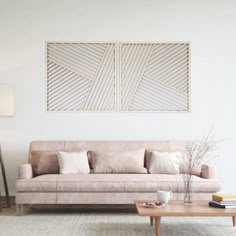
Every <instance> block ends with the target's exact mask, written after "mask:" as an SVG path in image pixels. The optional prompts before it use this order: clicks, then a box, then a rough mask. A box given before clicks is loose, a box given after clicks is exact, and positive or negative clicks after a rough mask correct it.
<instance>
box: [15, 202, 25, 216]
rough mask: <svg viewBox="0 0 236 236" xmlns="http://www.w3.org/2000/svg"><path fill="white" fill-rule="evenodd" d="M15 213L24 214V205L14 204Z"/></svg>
mask: <svg viewBox="0 0 236 236" xmlns="http://www.w3.org/2000/svg"><path fill="white" fill-rule="evenodd" d="M16 214H17V215H18V216H22V215H23V214H24V205H23V204H16Z"/></svg>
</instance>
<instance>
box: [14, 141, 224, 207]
mask: <svg viewBox="0 0 236 236" xmlns="http://www.w3.org/2000/svg"><path fill="white" fill-rule="evenodd" d="M185 145H186V141H34V142H32V143H31V145H30V150H29V163H33V160H32V158H33V156H32V155H31V153H32V151H67V152H68V151H69V152H71V151H83V150H87V151H95V152H96V151H97V152H121V151H130V150H137V149H140V148H145V149H146V153H145V166H149V165H150V153H151V151H154V150H157V151H160V152H173V151H178V152H181V153H183V150H184V147H185ZM90 161H91V159H90ZM31 168H32V167H31ZM29 169H30V165H29V164H28V167H27V168H22V169H20V171H21V174H20V176H19V177H20V178H19V180H17V182H16V191H17V194H16V204H90V203H91V204H126V203H127V204H130V203H133V202H134V200H139V199H140V200H141V199H142V200H143V199H156V191H158V190H168V191H173V192H174V199H183V190H184V189H183V180H182V177H181V175H165V174H161V175H160V174H77V175H59V174H48V175H40V176H37V177H34V178H31V176H32V174H31V175H30V173H29V172H30V170H29ZM24 171H26V173H24ZM31 171H32V169H31ZM200 171H202V173H201V174H202V177H203V178H201V177H198V176H194V184H193V191H194V192H195V193H194V197H195V198H196V199H208V200H209V199H210V196H211V194H212V193H214V192H217V191H219V190H220V184H219V181H218V180H217V179H216V178H215V169H214V168H212V167H208V166H205V167H203V168H202V170H200ZM200 171H199V173H198V175H199V176H200ZM21 176H22V177H21ZM24 176H26V178H25V177H24ZM212 177H214V178H212Z"/></svg>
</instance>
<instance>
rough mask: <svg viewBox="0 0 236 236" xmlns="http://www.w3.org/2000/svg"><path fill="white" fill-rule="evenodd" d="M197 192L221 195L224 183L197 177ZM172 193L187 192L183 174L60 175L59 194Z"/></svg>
mask: <svg viewBox="0 0 236 236" xmlns="http://www.w3.org/2000/svg"><path fill="white" fill-rule="evenodd" d="M193 181H194V184H193V191H194V192H217V191H219V189H220V184H219V182H218V181H217V180H209V179H202V178H200V177H197V176H194V177H193ZM157 190H170V191H173V192H183V191H184V184H183V177H182V176H181V175H165V174H84V175H83V174H79V175H60V176H59V177H58V183H57V191H58V192H156V191H157Z"/></svg>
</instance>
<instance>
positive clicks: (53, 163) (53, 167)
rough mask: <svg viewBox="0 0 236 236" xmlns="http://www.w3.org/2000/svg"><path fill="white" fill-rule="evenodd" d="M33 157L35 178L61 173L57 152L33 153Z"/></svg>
mask: <svg viewBox="0 0 236 236" xmlns="http://www.w3.org/2000/svg"><path fill="white" fill-rule="evenodd" d="M31 156H32V161H31V164H32V168H33V174H34V176H38V175H44V174H58V173H59V164H58V159H57V151H32V152H31Z"/></svg>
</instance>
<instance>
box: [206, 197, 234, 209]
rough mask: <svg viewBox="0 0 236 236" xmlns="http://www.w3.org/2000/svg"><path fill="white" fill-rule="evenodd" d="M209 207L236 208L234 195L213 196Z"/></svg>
mask: <svg viewBox="0 0 236 236" xmlns="http://www.w3.org/2000/svg"><path fill="white" fill-rule="evenodd" d="M209 206H212V207H219V208H236V194H213V195H212V201H210V202H209Z"/></svg>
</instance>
